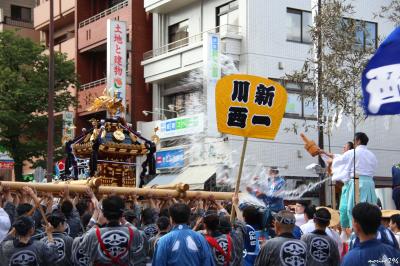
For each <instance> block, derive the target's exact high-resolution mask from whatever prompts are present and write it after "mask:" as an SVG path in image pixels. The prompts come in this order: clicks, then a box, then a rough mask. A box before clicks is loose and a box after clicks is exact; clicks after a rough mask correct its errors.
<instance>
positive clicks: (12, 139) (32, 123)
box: [0, 31, 77, 179]
mask: <svg viewBox="0 0 400 266" xmlns="http://www.w3.org/2000/svg"><path fill="white" fill-rule="evenodd" d="M44 50H45V48H44V47H43V46H41V45H39V44H37V43H35V42H33V41H32V40H30V39H27V38H22V37H19V36H17V35H16V34H15V32H11V31H4V32H0V146H2V147H4V148H5V149H6V150H7V151H8V153H9V154H10V156H11V157H12V158H13V159H14V163H15V166H14V170H15V175H16V178H17V179H20V178H21V176H22V167H23V163H24V161H31V162H32V159H33V158H45V155H46V149H47V122H48V117H47V106H48V105H47V99H48V98H47V97H48V61H49V58H48V56H47V55H46V54H45V53H44ZM76 84H77V79H76V76H75V68H74V63H73V62H72V61H67V60H66V56H65V55H64V54H61V53H56V54H55V88H54V90H55V97H54V106H55V108H54V111H55V112H56V113H57V112H61V111H63V110H67V109H68V107H69V106H71V105H75V104H76V99H75V97H74V96H73V95H71V93H70V91H69V90H68V88H69V87H70V86H75V85H76ZM55 143H60V142H55Z"/></svg>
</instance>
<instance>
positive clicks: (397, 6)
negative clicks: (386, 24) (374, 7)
mask: <svg viewBox="0 0 400 266" xmlns="http://www.w3.org/2000/svg"><path fill="white" fill-rule="evenodd" d="M375 16H378V17H380V18H386V19H388V20H389V21H391V22H393V23H395V24H396V25H397V26H399V25H400V0H392V1H391V2H390V3H389V4H388V5H384V6H382V7H381V9H380V10H379V11H378V12H377V13H376V14H375Z"/></svg>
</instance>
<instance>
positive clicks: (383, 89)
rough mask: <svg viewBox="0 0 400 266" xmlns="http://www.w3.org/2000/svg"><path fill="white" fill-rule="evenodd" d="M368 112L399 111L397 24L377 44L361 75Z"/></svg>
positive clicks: (386, 113)
mask: <svg viewBox="0 0 400 266" xmlns="http://www.w3.org/2000/svg"><path fill="white" fill-rule="evenodd" d="M362 91H363V95H364V99H363V105H364V110H365V112H366V114H367V115H394V114H400V27H398V28H396V29H395V30H394V31H393V32H392V33H391V34H390V35H389V37H387V38H386V40H385V41H384V42H383V43H382V44H381V45H380V46H379V48H378V50H377V51H376V53H375V54H374V56H373V57H372V58H371V60H370V61H369V62H368V64H367V66H366V68H365V70H364V72H363V74H362Z"/></svg>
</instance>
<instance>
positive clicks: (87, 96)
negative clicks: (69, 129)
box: [77, 78, 107, 114]
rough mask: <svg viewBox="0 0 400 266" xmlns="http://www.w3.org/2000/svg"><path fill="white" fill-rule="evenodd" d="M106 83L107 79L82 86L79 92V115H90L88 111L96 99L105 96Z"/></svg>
mask: <svg viewBox="0 0 400 266" xmlns="http://www.w3.org/2000/svg"><path fill="white" fill-rule="evenodd" d="M106 83H107V78H103V79H99V80H96V81H93V82H89V83H86V84H83V85H81V87H80V88H79V91H78V100H79V106H78V109H77V113H79V114H81V113H88V112H87V109H88V108H89V106H90V105H91V103H92V102H93V101H94V99H96V98H97V97H99V96H101V95H103V91H104V89H105V87H106Z"/></svg>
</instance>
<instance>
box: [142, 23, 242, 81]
mask: <svg viewBox="0 0 400 266" xmlns="http://www.w3.org/2000/svg"><path fill="white" fill-rule="evenodd" d="M208 32H212V33H219V34H220V36H221V52H222V53H223V54H226V55H229V57H231V58H232V60H233V61H239V56H240V51H241V39H242V37H241V28H240V27H239V26H236V25H222V26H219V27H216V28H214V29H211V30H208V31H205V32H202V33H200V34H197V35H193V36H190V37H188V38H184V39H181V40H179V41H176V42H174V43H169V44H167V45H164V46H162V47H159V48H157V49H154V50H151V51H148V52H146V53H144V54H143V61H142V65H143V66H144V77H145V79H146V83H149V82H155V81H160V80H162V79H165V78H168V77H170V76H174V75H178V74H181V73H184V72H187V71H190V70H193V69H195V68H199V67H201V66H202V65H203V35H204V34H206V33H208Z"/></svg>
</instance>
